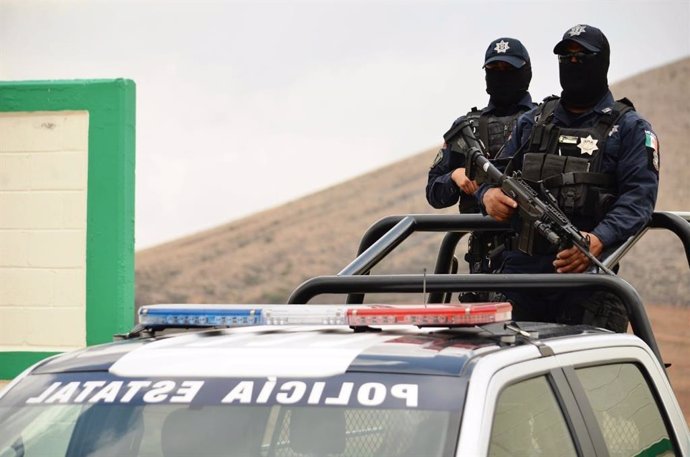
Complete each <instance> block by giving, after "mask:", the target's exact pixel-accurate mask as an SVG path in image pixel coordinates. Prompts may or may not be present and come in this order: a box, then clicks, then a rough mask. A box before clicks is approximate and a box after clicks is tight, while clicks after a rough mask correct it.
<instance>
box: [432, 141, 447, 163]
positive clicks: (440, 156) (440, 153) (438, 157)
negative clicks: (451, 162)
mask: <svg viewBox="0 0 690 457" xmlns="http://www.w3.org/2000/svg"><path fill="white" fill-rule="evenodd" d="M445 148H446V145H445V144H444V145H443V148H441V149H439V150H438V154H436V157H434V161H433V162H432V164H431V168H434V167H435V166H436V165H438V164H439V163H441V160H443V150H444V149H445Z"/></svg>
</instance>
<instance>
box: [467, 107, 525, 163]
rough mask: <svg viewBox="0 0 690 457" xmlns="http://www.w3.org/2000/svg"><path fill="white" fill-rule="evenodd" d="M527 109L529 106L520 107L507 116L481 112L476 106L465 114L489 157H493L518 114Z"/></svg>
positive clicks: (504, 140) (506, 138)
mask: <svg viewBox="0 0 690 457" xmlns="http://www.w3.org/2000/svg"><path fill="white" fill-rule="evenodd" d="M526 111H529V108H527V107H525V108H522V107H520V111H518V112H516V113H515V114H511V115H508V116H496V115H495V114H493V113H489V114H482V112H481V111H480V110H478V109H477V108H472V111H470V112H469V113H467V115H466V116H465V117H466V119H467V120H468V121H470V124H472V127H473V128H474V131H475V133H476V135H477V138H479V139H480V140H481V141H482V143H483V144H484V146H485V147H486V152H487V154H488V156H489V158H490V159H493V158H495V157H496V155H497V154H498V151H500V150H501V148H502V147H503V145H504V144H505V142H506V141H508V138H509V137H510V132H512V130H513V127H515V123H516V122H517V118H518V116H520V115H521V114H522V113H524V112H526Z"/></svg>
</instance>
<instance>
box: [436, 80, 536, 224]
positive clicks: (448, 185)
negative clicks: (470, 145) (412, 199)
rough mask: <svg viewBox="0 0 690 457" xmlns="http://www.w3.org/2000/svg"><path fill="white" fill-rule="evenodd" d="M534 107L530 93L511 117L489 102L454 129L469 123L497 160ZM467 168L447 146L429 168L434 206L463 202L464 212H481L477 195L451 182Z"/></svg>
mask: <svg viewBox="0 0 690 457" xmlns="http://www.w3.org/2000/svg"><path fill="white" fill-rule="evenodd" d="M532 108H534V103H533V102H532V97H531V96H530V94H529V93H526V94H525V95H524V96H523V97H522V98H521V99H520V101H519V102H518V103H517V104H516V105H515V107H514V110H513V112H511V113H510V114H507V115H498V114H497V113H496V105H495V104H493V103H492V102H491V101H489V104H488V106H486V107H485V108H483V109H481V110H478V109H477V108H473V109H472V110H471V111H470V112H469V113H467V114H466V115H464V116H461V117H459V118H458V119H456V120H455V122H453V125H452V126H451V129H452V128H453V127H455V126H456V125H458V124H459V123H460V122H462V121H464V120H469V121H470V123H471V124H472V127H473V129H474V130H475V134H476V135H477V138H479V139H480V140H481V141H482V143H483V144H484V146H486V153H487V155H488V156H489V158H495V157H496V156H497V154H498V152H499V151H500V149H501V148H502V147H503V145H504V144H505V142H506V141H507V140H508V138H509V137H510V132H511V131H512V130H513V128H514V127H515V125H516V123H517V118H518V117H519V116H520V115H521V114H522V113H525V112H527V111H529V110H531V109H532ZM464 166H465V157H464V156H463V155H461V154H455V153H451V151H450V148H448V147H447V145H445V144H444V145H443V147H442V148H441V150H439V151H438V154H437V155H436V158H435V159H434V162H433V163H432V165H431V168H430V169H429V179H428V181H427V185H426V199H427V201H428V202H429V204H430V205H431V206H433V207H434V208H437V209H440V208H447V207H449V206H452V205H454V204H456V203H459V209H460V212H461V213H469V212H472V213H476V212H478V211H479V207H478V206H477V200H476V199H475V198H474V196H471V195H467V194H465V193H464V192H463V191H462V190H461V189H460V188H459V187H458V185H457V184H455V182H454V181H453V180H452V179H451V174H452V173H453V171H454V170H455V169H456V168H462V167H464Z"/></svg>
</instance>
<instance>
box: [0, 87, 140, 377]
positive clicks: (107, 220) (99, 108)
mask: <svg viewBox="0 0 690 457" xmlns="http://www.w3.org/2000/svg"><path fill="white" fill-rule="evenodd" d="M135 96H136V91H135V84H134V82H133V81H131V80H126V79H113V80H76V81H26V82H0V112H26V111H29V112H30V111H72V110H78V111H88V112H89V158H88V161H89V165H88V167H89V168H88V191H87V228H86V344H87V345H93V344H99V343H104V342H108V341H112V336H113V334H115V333H121V332H125V331H128V330H129V329H130V328H131V327H132V326H133V324H134V168H135V110H136V104H135ZM48 355H51V353H45V352H40V353H39V352H0V379H3V378H4V379H8V378H11V377H14V376H16V375H17V374H18V373H20V372H21V371H22V370H23V369H24V368H26V367H28V366H30V365H31V364H33V363H35V362H36V361H37V360H40V359H42V358H44V357H46V356H48Z"/></svg>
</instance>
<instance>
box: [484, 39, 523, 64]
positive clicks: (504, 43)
mask: <svg viewBox="0 0 690 457" xmlns="http://www.w3.org/2000/svg"><path fill="white" fill-rule="evenodd" d="M498 61H500V62H507V63H509V64H511V65H512V66H514V67H515V68H521V67H522V66H524V65H525V64H526V63H529V54H528V53H527V49H525V47H524V46H523V45H522V43H520V40H516V39H515V38H506V37H504V38H498V39H496V40H494V41H492V42H491V44H490V45H489V47H488V48H487V49H486V55H485V56H484V66H486V65H487V64H489V63H491V62H498Z"/></svg>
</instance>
